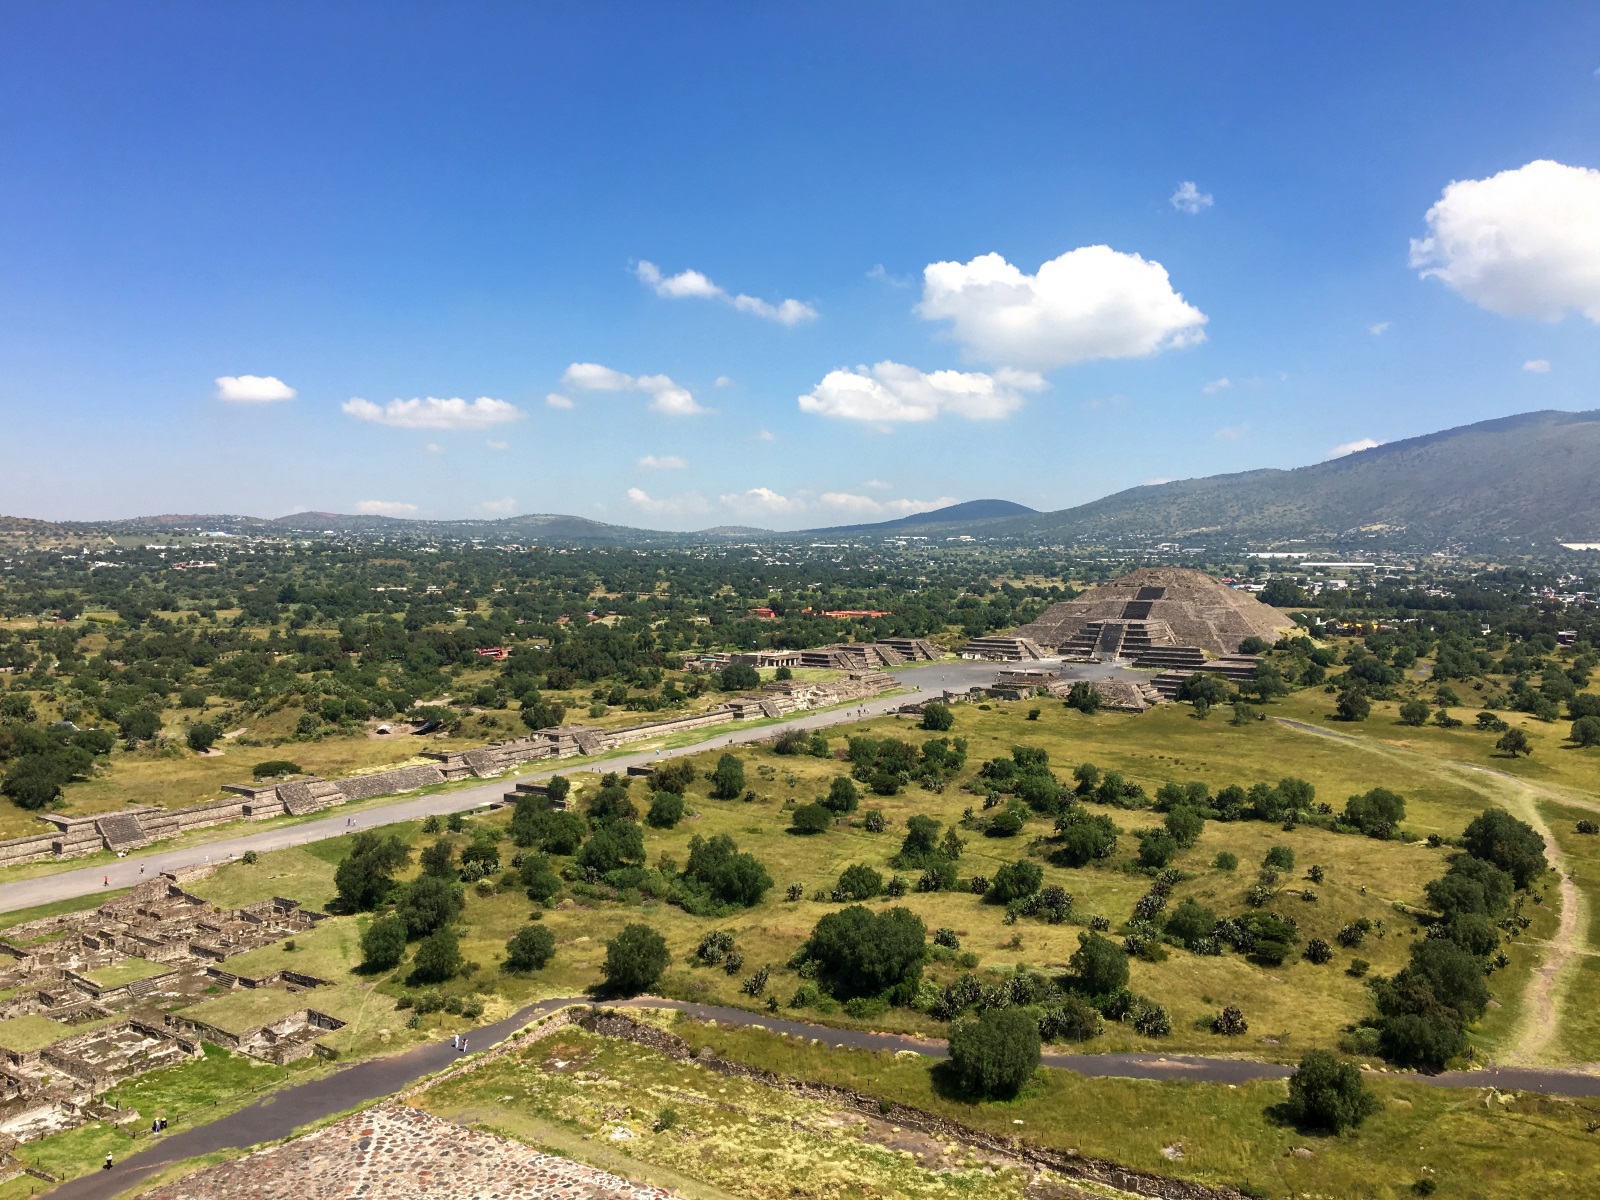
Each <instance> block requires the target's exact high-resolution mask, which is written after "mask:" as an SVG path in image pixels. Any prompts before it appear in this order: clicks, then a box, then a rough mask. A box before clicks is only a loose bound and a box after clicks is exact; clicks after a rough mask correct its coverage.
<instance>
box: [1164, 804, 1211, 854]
mask: <svg viewBox="0 0 1600 1200" xmlns="http://www.w3.org/2000/svg"><path fill="white" fill-rule="evenodd" d="M1205 827H1206V818H1205V814H1204V813H1201V812H1199V811H1198V810H1197V809H1193V808H1190V807H1189V806H1187V805H1183V806H1181V807H1178V808H1174V809H1172V810H1171V811H1170V812H1168V813H1167V819H1166V828H1167V832H1168V833H1169V834H1171V835H1172V840H1173V841H1175V842H1177V843H1178V848H1179V849H1181V850H1187V849H1189V847H1191V846H1193V845H1194V844H1195V842H1196V841H1198V840H1199V838H1200V834H1201V831H1202V830H1204V829H1205Z"/></svg>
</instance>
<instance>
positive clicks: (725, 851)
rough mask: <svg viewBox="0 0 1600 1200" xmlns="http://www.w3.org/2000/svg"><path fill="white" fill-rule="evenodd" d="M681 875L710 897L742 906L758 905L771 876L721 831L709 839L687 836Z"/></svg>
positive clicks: (770, 883) (770, 880)
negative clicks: (685, 860) (686, 861)
mask: <svg viewBox="0 0 1600 1200" xmlns="http://www.w3.org/2000/svg"><path fill="white" fill-rule="evenodd" d="M683 875H684V878H685V879H686V880H689V881H691V882H693V883H694V884H696V885H698V886H699V887H700V888H702V889H703V890H704V891H705V892H707V893H708V894H709V895H710V896H711V897H712V898H713V899H715V900H717V901H719V902H721V903H723V904H735V905H739V906H740V907H743V908H750V907H751V906H753V905H756V904H759V903H760V902H761V897H762V896H764V895H766V892H767V889H768V888H770V887H771V886H772V877H771V876H770V875H768V874H767V870H766V868H765V867H763V866H762V865H761V863H760V861H759V860H757V859H756V857H755V856H754V855H752V854H741V853H740V852H739V847H738V845H737V844H735V842H734V840H733V839H732V838H731V837H729V836H728V835H727V834H725V833H719V834H717V835H716V836H715V837H713V838H710V839H707V838H702V837H699V836H698V835H697V836H695V837H692V838H690V839H689V861H688V863H687V864H686V865H685V867H684V869H683Z"/></svg>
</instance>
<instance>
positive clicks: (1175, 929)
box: [1166, 899, 1217, 950]
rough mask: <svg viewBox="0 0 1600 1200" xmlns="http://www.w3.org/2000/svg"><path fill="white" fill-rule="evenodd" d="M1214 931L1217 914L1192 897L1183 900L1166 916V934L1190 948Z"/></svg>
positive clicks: (1215, 929)
mask: <svg viewBox="0 0 1600 1200" xmlns="http://www.w3.org/2000/svg"><path fill="white" fill-rule="evenodd" d="M1216 931H1217V914H1216V913H1215V912H1213V911H1212V910H1211V909H1209V908H1206V907H1204V906H1203V905H1200V904H1198V903H1196V902H1195V901H1194V900H1193V899H1189V900H1185V901H1184V902H1183V903H1182V904H1180V905H1178V907H1177V908H1175V909H1173V910H1172V912H1171V913H1170V914H1169V915H1168V917H1167V924H1166V935H1167V936H1168V937H1170V938H1173V939H1174V940H1176V941H1179V942H1182V943H1183V944H1184V945H1185V946H1187V947H1188V948H1189V949H1191V950H1193V949H1194V948H1195V946H1196V945H1197V944H1198V943H1200V942H1202V941H1204V940H1205V939H1206V938H1208V937H1211V936H1212V935H1213V934H1215V933H1216Z"/></svg>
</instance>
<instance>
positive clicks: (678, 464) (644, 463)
mask: <svg viewBox="0 0 1600 1200" xmlns="http://www.w3.org/2000/svg"><path fill="white" fill-rule="evenodd" d="M633 465H634V466H636V467H641V468H643V469H644V470H646V471H681V470H683V469H684V468H685V467H687V466H688V465H689V460H688V459H685V458H679V457H678V456H677V455H676V454H646V455H645V456H644V457H643V458H640V459H637V460H636V461H635V462H634V464H633Z"/></svg>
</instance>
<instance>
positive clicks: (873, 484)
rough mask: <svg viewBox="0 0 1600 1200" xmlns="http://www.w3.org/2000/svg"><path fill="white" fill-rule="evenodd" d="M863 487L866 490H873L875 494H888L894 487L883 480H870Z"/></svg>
mask: <svg viewBox="0 0 1600 1200" xmlns="http://www.w3.org/2000/svg"><path fill="white" fill-rule="evenodd" d="M861 486H862V487H864V488H871V489H872V490H873V491H875V492H887V491H888V490H889V489H890V488H891V487H893V486H894V485H893V484H891V483H885V482H884V481H883V480H881V479H869V480H867V481H866V482H865V483H863V484H862V485H861Z"/></svg>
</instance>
